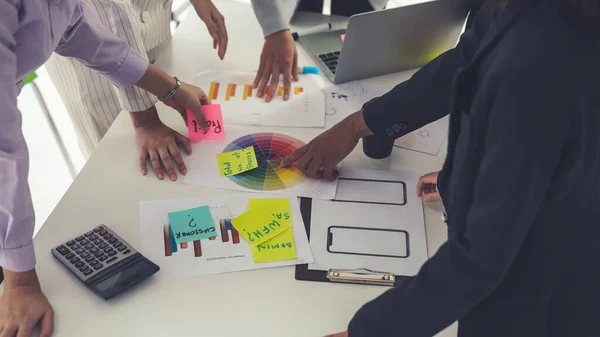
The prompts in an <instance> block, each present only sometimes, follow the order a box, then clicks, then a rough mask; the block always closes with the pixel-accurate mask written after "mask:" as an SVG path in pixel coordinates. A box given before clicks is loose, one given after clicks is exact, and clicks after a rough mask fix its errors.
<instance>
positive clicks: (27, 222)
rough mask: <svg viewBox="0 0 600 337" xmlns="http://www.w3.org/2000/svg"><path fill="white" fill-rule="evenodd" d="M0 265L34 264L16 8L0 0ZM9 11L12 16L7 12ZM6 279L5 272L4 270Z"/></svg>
mask: <svg viewBox="0 0 600 337" xmlns="http://www.w3.org/2000/svg"><path fill="white" fill-rule="evenodd" d="M0 13H9V14H8V15H7V16H3V18H2V19H1V20H0V59H2V62H0V83H1V84H0V85H1V88H0V188H1V190H0V266H2V267H3V268H4V269H6V270H9V271H13V272H25V271H29V270H32V269H33V268H34V267H35V254H34V251H33V243H32V237H33V229H34V225H35V218H34V215H33V206H32V204H31V198H30V195H29V186H28V184H27V173H28V170H29V160H28V157H27V145H26V144H25V139H24V138H23V133H22V132H21V114H20V113H19V111H18V110H17V89H16V87H15V83H17V56H16V55H15V53H14V52H13V48H14V46H15V44H16V41H15V40H14V37H13V34H14V32H15V31H16V29H17V21H16V20H11V18H16V17H17V16H18V15H17V9H16V8H15V7H14V5H11V4H10V2H6V1H0ZM11 15H12V16H11ZM5 274H6V275H5V276H6V278H7V280H8V278H9V275H8V273H6V272H5Z"/></svg>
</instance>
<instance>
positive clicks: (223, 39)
mask: <svg viewBox="0 0 600 337" xmlns="http://www.w3.org/2000/svg"><path fill="white" fill-rule="evenodd" d="M191 2H192V5H193V6H194V9H196V13H197V14H198V17H200V20H202V21H204V24H205V25H206V28H207V29H208V33H209V34H210V36H211V37H212V39H213V49H217V47H218V48H219V50H218V52H217V54H218V55H219V58H220V59H221V60H222V59H224V58H225V53H226V52H227V42H228V41H229V38H228V37H227V28H226V27H225V18H223V15H221V12H219V10H218V9H217V7H215V5H214V4H213V2H212V1H211V0H192V1H191Z"/></svg>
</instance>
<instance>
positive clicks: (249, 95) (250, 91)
mask: <svg viewBox="0 0 600 337" xmlns="http://www.w3.org/2000/svg"><path fill="white" fill-rule="evenodd" d="M248 97H252V86H251V85H249V86H248Z"/></svg>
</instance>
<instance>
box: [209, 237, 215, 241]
mask: <svg viewBox="0 0 600 337" xmlns="http://www.w3.org/2000/svg"><path fill="white" fill-rule="evenodd" d="M208 239H209V240H210V241H215V240H216V239H217V237H216V236H211V237H210V238H208Z"/></svg>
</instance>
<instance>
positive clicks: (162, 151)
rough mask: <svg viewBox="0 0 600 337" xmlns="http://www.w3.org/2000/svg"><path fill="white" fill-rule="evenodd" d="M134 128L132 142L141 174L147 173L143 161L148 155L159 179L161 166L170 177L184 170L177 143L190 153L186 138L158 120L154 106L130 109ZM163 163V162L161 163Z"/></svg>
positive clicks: (173, 177) (161, 172) (161, 176)
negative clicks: (136, 109)
mask: <svg viewBox="0 0 600 337" xmlns="http://www.w3.org/2000/svg"><path fill="white" fill-rule="evenodd" d="M130 115H131V119H132V122H133V126H134V130H135V143H136V145H137V148H138V153H139V166H140V171H141V172H142V174H143V175H146V174H147V173H148V169H147V167H146V161H147V160H148V159H150V163H151V165H152V168H153V169H154V174H156V177H157V178H158V179H160V180H162V179H163V178H164V173H163V166H164V168H165V170H166V172H167V175H168V176H169V179H171V180H172V181H175V180H177V170H176V169H175V166H174V165H173V161H175V165H176V166H177V168H178V169H179V172H180V173H181V174H182V175H186V174H187V167H186V166H185V163H184V162H183V158H182V156H181V152H180V151H179V148H178V145H179V146H181V147H183V149H184V151H185V153H186V154H188V155H189V154H190V153H192V146H191V144H190V141H189V139H187V138H186V137H184V136H183V135H181V134H179V133H178V132H176V131H175V130H173V129H171V128H170V127H168V126H166V125H165V124H163V122H161V120H160V118H159V117H158V113H157V111H156V108H155V107H152V108H150V109H148V110H145V111H139V112H132V113H130ZM161 163H162V166H161Z"/></svg>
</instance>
